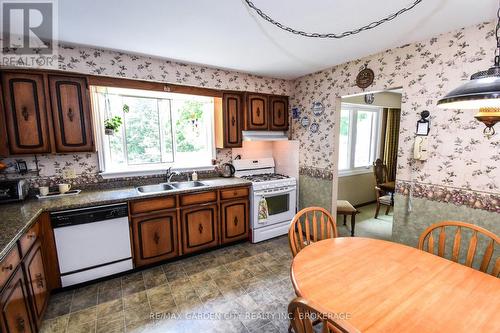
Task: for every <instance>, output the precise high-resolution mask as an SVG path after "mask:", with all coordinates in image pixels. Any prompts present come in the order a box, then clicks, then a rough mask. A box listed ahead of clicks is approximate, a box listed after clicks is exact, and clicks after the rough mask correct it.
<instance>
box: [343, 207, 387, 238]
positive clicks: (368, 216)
mask: <svg viewBox="0 0 500 333" xmlns="http://www.w3.org/2000/svg"><path fill="white" fill-rule="evenodd" d="M376 208H377V205H376V204H370V205H367V206H363V207H359V208H358V211H359V213H358V214H357V215H356V225H355V227H354V233H355V236H357V237H367V238H375V239H382V240H388V241H390V240H392V222H393V208H391V210H390V212H389V214H388V215H386V214H385V207H384V206H383V207H382V208H380V212H379V214H378V218H375V210H376ZM343 221H344V217H343V216H341V215H337V229H338V233H339V236H341V237H348V236H350V235H351V217H350V216H349V217H347V224H346V225H345V226H344V225H343Z"/></svg>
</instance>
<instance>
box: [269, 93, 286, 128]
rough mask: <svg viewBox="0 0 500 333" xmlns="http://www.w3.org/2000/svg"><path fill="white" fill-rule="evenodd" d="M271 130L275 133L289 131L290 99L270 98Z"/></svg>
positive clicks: (283, 97) (281, 97)
mask: <svg viewBox="0 0 500 333" xmlns="http://www.w3.org/2000/svg"><path fill="white" fill-rule="evenodd" d="M269 115H270V122H269V129H270V130H273V131H286V130H288V97H286V96H271V97H269Z"/></svg>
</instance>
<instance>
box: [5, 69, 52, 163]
mask: <svg viewBox="0 0 500 333" xmlns="http://www.w3.org/2000/svg"><path fill="white" fill-rule="evenodd" d="M2 90H3V100H4V106H5V107H4V109H5V110H4V112H5V121H6V125H7V126H6V128H7V137H8V141H9V151H10V154H36V153H49V152H50V151H51V146H50V136H49V126H48V117H47V109H46V104H45V93H44V91H45V90H44V79H43V75H42V74H26V73H17V72H16V73H13V72H4V73H2Z"/></svg>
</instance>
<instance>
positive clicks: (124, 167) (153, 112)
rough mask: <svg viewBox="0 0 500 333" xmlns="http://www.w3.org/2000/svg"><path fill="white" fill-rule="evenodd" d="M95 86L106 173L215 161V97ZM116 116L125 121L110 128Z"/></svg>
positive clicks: (198, 165)
mask: <svg viewBox="0 0 500 333" xmlns="http://www.w3.org/2000/svg"><path fill="white" fill-rule="evenodd" d="M92 90H93V94H92V96H93V104H94V110H95V111H97V112H94V113H95V118H96V119H95V120H96V124H97V126H98V131H97V132H98V133H97V134H98V135H97V137H98V138H99V140H98V141H99V142H98V150H99V159H100V166H101V171H102V175H103V176H113V175H120V174H141V173H144V174H148V173H150V174H152V173H158V171H163V170H165V169H167V168H169V167H173V168H175V169H196V168H206V167H210V166H211V165H212V159H213V158H214V157H215V144H214V134H213V115H214V101H213V98H211V97H205V96H195V95H186V94H174V93H167V92H156V91H147V90H136V89H122V88H111V87H92ZM113 119H114V120H118V124H119V126H118V127H117V128H116V129H115V130H114V132H113V131H110V130H108V131H106V130H105V127H106V124H108V123H109V122H110V121H111V122H113ZM115 123H116V122H115ZM108 127H109V126H108ZM106 132H108V133H106ZM109 132H112V133H109ZM155 171H156V172H155Z"/></svg>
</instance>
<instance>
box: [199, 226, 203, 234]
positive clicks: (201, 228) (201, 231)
mask: <svg viewBox="0 0 500 333" xmlns="http://www.w3.org/2000/svg"><path fill="white" fill-rule="evenodd" d="M198 230H199V231H200V234H201V233H203V226H202V225H201V224H200V225H199V226H198Z"/></svg>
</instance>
